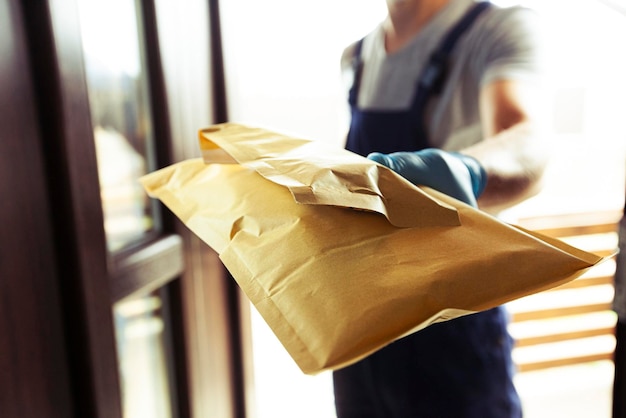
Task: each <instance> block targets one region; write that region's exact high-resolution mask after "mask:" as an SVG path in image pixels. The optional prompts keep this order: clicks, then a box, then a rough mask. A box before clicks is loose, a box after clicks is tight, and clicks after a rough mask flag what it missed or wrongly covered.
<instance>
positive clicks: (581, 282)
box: [547, 276, 613, 292]
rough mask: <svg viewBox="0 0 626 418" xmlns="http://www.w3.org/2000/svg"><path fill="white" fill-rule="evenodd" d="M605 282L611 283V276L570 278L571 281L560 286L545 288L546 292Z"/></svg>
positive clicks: (603, 283) (604, 283)
mask: <svg viewBox="0 0 626 418" xmlns="http://www.w3.org/2000/svg"><path fill="white" fill-rule="evenodd" d="M606 284H613V276H599V277H589V278H580V279H576V280H572V281H571V282H568V283H565V284H563V285H561V286H558V287H555V288H552V289H549V290H547V292H553V291H555V290H564V289H581V288H584V287H591V286H600V285H606Z"/></svg>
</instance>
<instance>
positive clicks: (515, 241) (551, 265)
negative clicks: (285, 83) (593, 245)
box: [141, 124, 602, 374]
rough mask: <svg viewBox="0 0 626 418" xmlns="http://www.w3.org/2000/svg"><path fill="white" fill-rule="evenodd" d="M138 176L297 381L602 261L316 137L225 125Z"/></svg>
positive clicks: (550, 284)
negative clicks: (193, 155)
mask: <svg viewBox="0 0 626 418" xmlns="http://www.w3.org/2000/svg"><path fill="white" fill-rule="evenodd" d="M199 135H200V146H201V148H202V150H203V157H204V160H203V159H191V160H187V161H183V162H180V163H177V164H173V165H171V166H169V167H166V168H164V169H161V170H159V171H156V172H154V173H151V174H148V175H146V176H144V177H143V178H142V179H141V181H142V183H143V185H144V187H145V189H146V190H147V192H148V193H149V195H150V196H152V197H154V198H157V199H160V200H161V201H162V202H163V203H164V204H165V205H166V206H167V207H169V209H170V210H171V211H172V212H173V213H174V214H175V215H176V216H178V217H179V218H180V219H181V220H182V221H183V222H184V223H185V224H186V225H187V227H189V228H190V229H191V230H192V231H193V232H194V233H195V234H197V235H198V236H199V237H200V238H201V239H202V240H203V241H204V242H206V243H207V244H208V245H209V246H211V247H212V248H213V249H214V250H215V251H217V252H218V253H219V255H220V259H221V260H222V261H223V263H224V265H225V266H226V268H228V270H229V271H230V273H231V274H232V276H233V277H234V278H235V280H236V281H237V283H238V284H239V286H240V287H241V288H242V290H243V291H244V293H245V294H246V295H247V296H248V297H249V298H250V300H251V301H252V303H253V304H254V306H255V307H256V308H257V309H258V311H259V313H260V314H261V316H262V317H263V318H264V319H265V321H266V322H267V323H268V325H269V326H270V327H271V329H272V330H273V332H274V333H275V334H276V336H277V337H278V339H279V340H280V341H281V343H282V344H283V345H284V347H285V349H286V350H287V352H288V353H289V354H290V355H291V357H292V358H293V359H294V361H295V362H296V364H297V365H298V366H299V367H300V368H301V370H302V371H303V372H304V373H307V374H315V373H319V372H321V371H324V370H333V369H338V368H341V367H344V366H347V365H349V364H352V363H354V362H356V361H358V360H360V359H362V358H363V357H365V356H367V355H369V354H371V353H373V352H375V351H376V350H379V349H380V348H382V347H384V346H385V345H387V344H389V343H391V342H393V341H395V340H397V339H398V338H401V337H403V336H405V335H408V334H410V333H412V332H419V330H420V329H423V328H424V327H427V326H429V325H431V324H433V323H435V322H439V321H444V320H451V319H453V318H456V317H458V316H461V315H466V314H471V313H473V312H477V311H481V310H486V309H489V308H492V307H495V306H498V305H500V304H503V303H505V302H508V301H511V300H513V299H516V298H519V297H522V296H526V295H529V294H532V293H535V292H539V291H542V290H545V289H548V288H551V287H555V286H558V285H560V284H563V283H565V282H567V281H569V280H573V279H574V278H576V277H578V276H580V275H581V274H582V273H584V272H585V271H586V270H588V269H589V268H591V267H592V266H594V265H595V264H597V263H599V262H600V261H601V260H602V257H599V256H597V255H594V254H591V253H588V252H585V251H582V250H580V249H577V248H574V247H572V246H570V245H567V244H565V243H563V242H561V241H559V240H556V239H552V238H548V237H546V236H542V235H539V234H536V233H533V232H531V231H527V230H524V229H522V228H519V227H516V226H513V225H509V224H506V223H503V222H501V221H499V220H498V219H496V218H494V217H492V216H490V215H488V214H485V213H483V212H481V211H479V210H477V209H474V208H473V207H471V206H468V205H466V204H464V203H462V202H460V201H457V200H455V199H453V198H451V197H448V196H446V195H443V194H441V193H438V192H436V191H434V190H431V189H427V188H420V187H417V186H414V185H412V184H411V183H409V182H408V181H406V180H405V179H403V178H402V177H400V176H399V175H397V174H396V173H394V172H393V171H391V170H389V169H387V168H386V167H383V166H382V165H379V164H377V163H375V162H373V161H370V160H368V159H367V158H363V157H361V156H358V155H356V154H353V153H351V152H349V151H346V150H344V149H341V148H339V147H332V146H330V145H326V144H324V143H323V142H321V141H307V140H302V139H298V138H293V137H290V136H287V135H281V134H277V133H274V132H270V131H267V130H264V129H259V128H251V127H246V126H243V125H237V124H221V125H215V126H212V127H210V128H207V129H205V130H203V131H200V134H199Z"/></svg>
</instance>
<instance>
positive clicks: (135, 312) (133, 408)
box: [114, 294, 172, 418]
mask: <svg viewBox="0 0 626 418" xmlns="http://www.w3.org/2000/svg"><path fill="white" fill-rule="evenodd" d="M162 304H163V300H162V298H161V297H160V296H159V295H158V294H151V295H149V296H145V297H141V298H139V299H134V300H130V301H126V302H120V303H118V304H116V305H115V307H114V314H115V327H116V334H117V349H118V358H119V367H120V376H121V384H122V395H123V405H124V416H125V417H127V418H144V417H145V418H170V417H172V399H171V396H170V393H171V392H170V378H171V376H170V375H169V370H168V359H169V356H168V355H167V349H166V348H167V345H166V338H165V335H164V332H165V331H166V330H165V327H166V326H167V325H166V324H167V322H166V321H165V319H164V315H163V312H162Z"/></svg>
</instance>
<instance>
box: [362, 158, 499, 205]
mask: <svg viewBox="0 0 626 418" xmlns="http://www.w3.org/2000/svg"><path fill="white" fill-rule="evenodd" d="M367 158H369V159H370V160H373V161H376V162H377V163H380V164H382V165H385V166H387V167H389V168H390V169H392V170H393V171H395V172H396V173H398V174H400V175H401V176H402V177H404V178H406V179H407V180H409V181H410V182H411V183H413V184H415V185H421V186H427V187H430V188H432V189H435V190H437V191H440V192H442V193H444V194H447V195H448V196H452V197H454V198H456V199H458V200H461V201H463V202H465V203H467V204H470V205H472V206H474V207H477V206H478V205H477V203H476V199H477V198H478V196H480V194H481V193H482V191H483V190H484V188H485V185H486V183H487V174H486V173H485V170H484V169H483V167H482V166H481V165H480V163H479V162H478V161H477V160H476V159H474V158H472V157H468V156H466V155H462V154H456V153H450V152H446V151H442V150H439V149H435V148H427V149H424V150H422V151H415V152H394V153H392V154H381V153H378V152H374V153H371V154H370V155H368V156H367Z"/></svg>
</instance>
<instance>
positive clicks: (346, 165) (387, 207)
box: [199, 123, 459, 227]
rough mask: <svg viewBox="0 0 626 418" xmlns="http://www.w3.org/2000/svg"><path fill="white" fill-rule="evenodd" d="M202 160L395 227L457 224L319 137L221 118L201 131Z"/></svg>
mask: <svg viewBox="0 0 626 418" xmlns="http://www.w3.org/2000/svg"><path fill="white" fill-rule="evenodd" d="M199 140H200V148H201V149H202V152H203V154H202V155H203V158H204V162H205V163H229V162H236V163H239V164H241V165H243V166H245V167H248V168H250V169H253V170H255V171H256V172H258V173H259V174H261V175H262V176H263V177H265V178H266V179H268V180H270V181H273V182H274V183H276V184H280V185H283V186H285V187H287V188H288V189H289V190H290V191H291V193H292V195H293V197H294V199H295V200H296V202H298V203H302V204H309V205H333V206H342V207H348V208H353V209H361V210H368V211H373V212H378V213H380V214H382V215H385V216H386V217H387V219H388V220H389V222H391V224H392V225H394V226H397V227H418V226H454V225H459V217H458V215H457V213H456V209H455V208H454V207H452V206H449V205H447V204H445V203H443V202H441V201H437V200H435V199H433V198H432V197H430V196H429V195H427V194H426V193H424V192H423V191H422V190H420V189H419V188H418V187H416V186H414V185H413V184H411V183H410V182H409V181H407V180H405V179H404V178H403V177H401V176H399V175H398V174H396V173H395V172H393V171H392V170H390V169H388V168H387V167H384V166H382V165H379V164H377V163H375V162H374V161H371V160H369V159H367V158H364V157H361V156H360V155H357V154H354V153H352V152H350V151H347V150H344V149H342V148H339V147H332V146H330V145H328V144H326V143H324V142H321V141H309V140H305V139H297V138H293V137H289V136H287V135H281V134H278V133H274V132H268V131H267V130H264V129H260V128H250V127H246V126H243V125H238V124H233V123H225V124H219V125H215V126H213V127H210V128H207V129H203V130H201V131H200V132H199Z"/></svg>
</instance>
